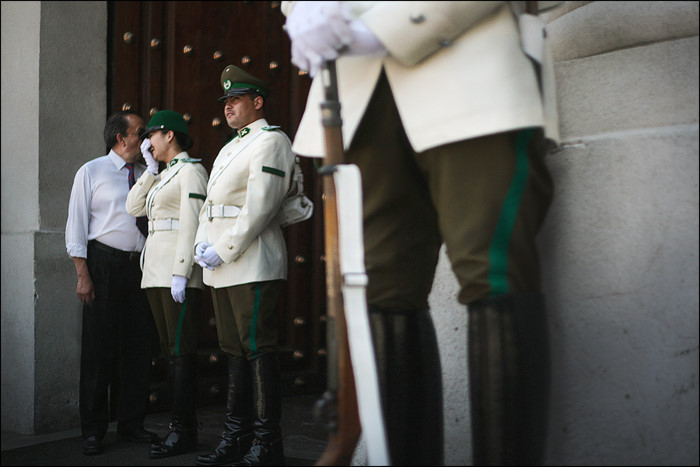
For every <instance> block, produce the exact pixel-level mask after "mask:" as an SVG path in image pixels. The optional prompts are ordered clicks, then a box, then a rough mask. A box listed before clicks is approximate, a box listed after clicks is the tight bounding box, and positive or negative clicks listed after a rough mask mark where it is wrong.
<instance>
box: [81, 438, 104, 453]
mask: <svg viewBox="0 0 700 467" xmlns="http://www.w3.org/2000/svg"><path fill="white" fill-rule="evenodd" d="M83 454H84V455H86V456H94V455H95V454H102V440H101V439H100V438H98V437H97V436H89V437H87V438H85V439H84V440H83Z"/></svg>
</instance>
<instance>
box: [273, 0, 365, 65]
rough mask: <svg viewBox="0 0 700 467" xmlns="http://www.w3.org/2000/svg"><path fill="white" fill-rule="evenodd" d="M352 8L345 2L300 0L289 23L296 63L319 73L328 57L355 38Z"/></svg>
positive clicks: (287, 27) (287, 24)
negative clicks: (352, 25)
mask: <svg viewBox="0 0 700 467" xmlns="http://www.w3.org/2000/svg"><path fill="white" fill-rule="evenodd" d="M351 20H352V12H351V10H350V7H349V5H347V4H346V3H345V2H337V1H324V2H297V3H296V4H295V5H294V8H293V9H292V12H291V14H290V15H289V17H288V18H287V22H286V24H285V26H286V29H287V34H289V38H290V39H291V40H292V63H294V64H295V65H296V66H298V67H299V68H300V69H302V70H305V71H308V72H309V74H310V75H311V76H315V75H316V73H317V72H318V71H319V70H320V69H321V65H322V63H323V61H324V60H334V59H335V58H337V57H338V50H340V49H341V48H343V47H345V46H346V45H348V44H350V43H351V42H352V39H353V37H352V31H351V30H350V21H351Z"/></svg>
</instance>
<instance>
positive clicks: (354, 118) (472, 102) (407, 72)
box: [282, 1, 559, 157]
mask: <svg viewBox="0 0 700 467" xmlns="http://www.w3.org/2000/svg"><path fill="white" fill-rule="evenodd" d="M293 3H294V2H283V5H282V11H283V12H284V13H285V14H286V15H289V14H290V12H291V11H292V9H293V8H294V5H293ZM347 3H349V4H350V5H351V7H352V10H353V13H354V14H355V17H357V18H359V19H361V20H362V21H363V22H364V23H365V24H366V25H367V27H369V29H370V30H371V31H372V32H373V33H374V34H375V35H376V36H377V38H378V39H379V40H380V41H381V42H382V43H383V44H384V46H385V47H386V49H387V50H388V54H386V55H373V56H341V57H340V58H338V60H337V61H336V69H337V75H338V92H339V100H340V104H341V116H342V119H343V141H344V142H345V146H346V149H347V148H348V147H349V145H350V143H351V142H352V138H353V135H354V134H355V131H356V130H357V127H358V125H359V123H360V120H361V118H362V116H363V114H364V112H365V109H366V108H367V105H368V103H369V100H370V98H371V96H372V91H373V90H374V88H375V85H376V83H377V80H378V78H379V75H380V73H381V70H382V69H384V71H385V73H386V76H387V79H388V81H389V84H390V86H391V90H392V93H393V95H394V99H395V101H396V105H397V107H398V110H399V114H400V116H401V121H402V123H403V126H404V128H405V130H406V134H407V135H408V139H409V141H410V142H411V145H412V146H413V149H414V150H415V151H417V152H421V151H424V150H426V149H430V148H433V147H437V146H442V145H444V144H448V143H452V142H456V141H462V140H465V139H469V138H475V137H478V136H484V135H488V134H493V133H500V132H504V131H508V130H513V129H517V128H525V127H533V126H537V127H539V126H544V127H545V133H546V135H547V137H548V138H550V139H552V140H554V141H558V139H559V134H558V122H557V118H556V103H555V94H554V78H553V69H552V63H551V54H550V53H549V50H548V45H547V41H546V38H545V37H544V25H543V22H542V21H541V20H540V19H539V18H537V17H536V16H531V15H521V14H520V13H521V11H520V10H521V9H523V8H524V6H523V5H522V4H524V3H525V2H496V1H493V2H491V1H489V2H484V1H442V2H440V1H428V2H426V1H419V2H387V1H384V2H347ZM521 24H522V25H523V27H522V28H521V27H520V25H521ZM521 30H522V31H521ZM521 32H522V35H521ZM521 39H522V42H521ZM524 50H527V51H528V52H529V53H530V54H531V55H533V56H535V57H537V58H539V59H540V60H541V62H542V72H543V82H544V86H543V87H544V98H542V96H541V95H540V91H539V88H538V84H537V78H536V74H535V69H534V66H533V63H532V62H531V60H530V59H529V58H528V56H527V55H526V54H525V53H524ZM323 99H324V96H323V85H322V80H321V73H319V75H318V76H317V77H316V78H315V79H314V81H313V83H312V86H311V90H310V92H309V97H308V100H307V105H306V110H305V112H304V116H303V118H302V121H301V123H300V125H299V130H298V131H297V133H296V135H295V138H294V146H293V148H292V149H293V151H294V152H295V153H297V154H302V155H306V156H313V157H323V153H324V138H323V133H322V126H321V115H320V103H321V102H322V101H323Z"/></svg>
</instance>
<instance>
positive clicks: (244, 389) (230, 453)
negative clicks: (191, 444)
mask: <svg viewBox="0 0 700 467" xmlns="http://www.w3.org/2000/svg"><path fill="white" fill-rule="evenodd" d="M226 357H227V360H228V397H227V399H226V420H225V421H224V432H223V433H221V441H219V444H218V446H216V448H214V451H213V452H212V453H211V454H206V455H203V456H197V460H196V461H195V464H196V465H224V464H230V463H232V462H237V461H239V460H241V459H242V458H243V456H244V455H245V454H246V453H247V452H248V449H250V445H251V443H252V442H253V383H252V379H253V376H252V372H251V369H250V363H248V361H247V360H246V359H245V358H240V357H232V356H231V355H227V356H226Z"/></svg>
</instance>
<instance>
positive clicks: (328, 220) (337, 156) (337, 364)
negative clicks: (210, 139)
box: [316, 61, 362, 465]
mask: <svg viewBox="0 0 700 467" xmlns="http://www.w3.org/2000/svg"><path fill="white" fill-rule="evenodd" d="M322 72H323V73H324V76H323V80H324V87H325V91H326V92H325V101H324V102H323V103H322V104H321V114H322V123H323V127H324V137H325V148H326V155H325V157H324V159H323V162H324V166H325V167H326V168H332V167H333V166H335V165H337V164H342V163H343V162H344V148H343V134H342V121H341V119H340V102H339V100H338V89H337V84H336V77H335V62H334V61H329V62H325V64H324V67H323V70H322ZM323 194H324V204H323V213H324V220H325V224H324V239H325V252H326V300H327V302H326V306H327V318H328V319H327V322H326V326H327V328H326V329H327V331H326V334H327V339H326V340H327V344H328V365H329V369H328V388H329V391H334V392H335V400H336V404H337V405H336V413H335V415H336V424H335V425H334V426H333V428H332V429H331V431H330V433H329V436H328V444H327V445H326V449H325V451H324V452H323V454H322V455H321V457H320V459H319V460H318V461H317V462H316V465H350V463H351V462H352V455H353V453H354V451H355V446H356V445H357V441H358V439H359V438H360V433H361V432H362V428H361V424H360V416H359V412H358V407H357V396H356V393H355V378H354V376H353V371H352V363H351V361H350V348H349V345H348V334H347V328H346V324H345V312H344V307H343V297H342V293H341V285H342V278H341V275H340V256H339V246H338V212H337V204H336V191H335V183H334V182H333V177H332V173H326V174H325V176H324V177H323Z"/></svg>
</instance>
